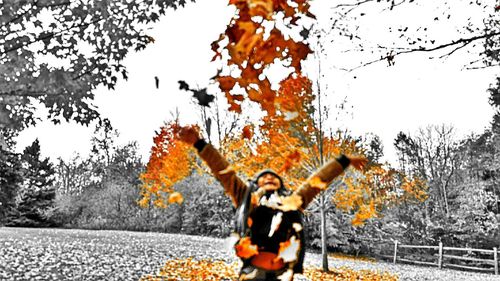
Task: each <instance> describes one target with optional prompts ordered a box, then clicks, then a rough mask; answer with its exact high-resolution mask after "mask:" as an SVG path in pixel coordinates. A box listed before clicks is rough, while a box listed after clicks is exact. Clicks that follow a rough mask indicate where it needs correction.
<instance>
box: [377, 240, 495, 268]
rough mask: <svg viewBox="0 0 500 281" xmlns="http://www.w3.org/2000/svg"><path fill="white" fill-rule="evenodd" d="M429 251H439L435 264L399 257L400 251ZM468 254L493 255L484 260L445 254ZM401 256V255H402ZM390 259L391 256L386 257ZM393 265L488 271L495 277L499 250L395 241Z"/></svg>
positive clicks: (435, 255)
mask: <svg viewBox="0 0 500 281" xmlns="http://www.w3.org/2000/svg"><path fill="white" fill-rule="evenodd" d="M404 248H406V249H428V250H431V251H437V253H435V252H434V253H433V254H432V256H433V257H435V258H437V260H436V261H435V262H429V261H419V260H412V259H407V258H403V257H398V250H399V249H404ZM453 251H455V252H467V253H468V254H471V253H481V254H491V255H492V258H491V259H483V258H478V257H471V256H464V255H453V254H445V252H453ZM400 254H401V253H400ZM386 257H389V256H386ZM445 259H446V260H458V261H468V262H476V263H477V264H480V265H490V266H491V265H492V266H493V267H488V268H484V267H479V266H471V265H463V264H454V263H450V262H445ZM392 260H393V263H396V262H397V261H401V262H409V263H414V264H423V265H430V266H437V267H439V268H443V267H448V268H459V269H468V270H478V271H486V272H492V271H493V272H495V275H498V249H497V248H496V247H495V248H493V249H491V250H488V249H474V248H455V247H443V243H439V246H424V245H404V244H399V242H398V241H394V254H393V256H392Z"/></svg>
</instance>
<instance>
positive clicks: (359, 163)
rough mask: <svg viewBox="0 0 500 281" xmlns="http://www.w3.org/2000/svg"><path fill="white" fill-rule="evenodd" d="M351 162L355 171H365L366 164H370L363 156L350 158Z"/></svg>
mask: <svg viewBox="0 0 500 281" xmlns="http://www.w3.org/2000/svg"><path fill="white" fill-rule="evenodd" d="M348 157H349V160H350V164H351V166H352V167H354V169H356V170H361V169H363V168H364V167H365V166H366V164H368V159H366V157H363V156H348Z"/></svg>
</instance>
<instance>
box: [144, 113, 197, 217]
mask: <svg viewBox="0 0 500 281" xmlns="http://www.w3.org/2000/svg"><path fill="white" fill-rule="evenodd" d="M179 129H180V127H179V125H178V124H177V123H175V122H173V123H170V124H167V125H165V126H163V127H161V129H160V132H158V133H157V134H156V136H155V137H154V139H153V141H154V145H153V147H152V148H151V155H150V158H149V162H148V164H147V166H146V171H145V172H144V173H142V174H141V176H140V178H141V180H142V183H143V185H142V187H141V195H142V198H141V199H140V200H139V202H138V204H139V205H140V206H142V207H148V206H149V204H150V202H152V203H153V205H154V206H155V207H160V208H164V207H166V204H165V201H166V202H168V203H170V204H171V203H173V202H176V203H178V202H181V201H182V196H180V194H179V193H172V192H173V189H172V187H173V185H174V184H175V183H176V182H178V181H180V180H182V179H184V178H185V177H187V176H188V175H189V174H190V173H191V168H192V167H191V160H192V159H191V158H192V157H193V156H192V151H191V150H192V148H191V147H190V146H189V145H187V144H186V143H184V142H182V141H180V140H179V138H178V132H179ZM168 193H172V197H169V198H168V200H165V199H166V198H164V196H165V195H166V194H168ZM171 198H172V199H171Z"/></svg>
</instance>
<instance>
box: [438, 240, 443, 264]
mask: <svg viewBox="0 0 500 281" xmlns="http://www.w3.org/2000/svg"><path fill="white" fill-rule="evenodd" d="M438 267H439V269H441V268H443V242H439V256H438Z"/></svg>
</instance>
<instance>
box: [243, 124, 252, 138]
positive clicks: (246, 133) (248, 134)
mask: <svg viewBox="0 0 500 281" xmlns="http://www.w3.org/2000/svg"><path fill="white" fill-rule="evenodd" d="M242 137H243V138H244V139H248V140H250V139H252V137H253V131H252V126H251V125H246V126H245V127H243V133H242Z"/></svg>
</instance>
